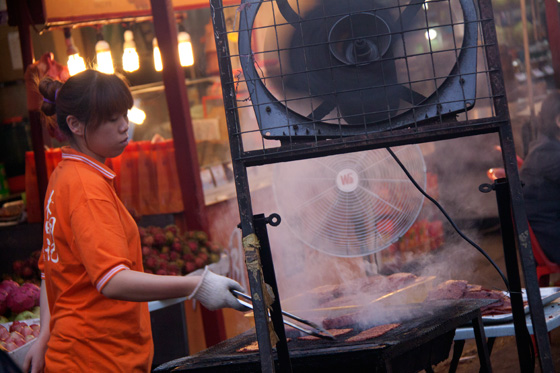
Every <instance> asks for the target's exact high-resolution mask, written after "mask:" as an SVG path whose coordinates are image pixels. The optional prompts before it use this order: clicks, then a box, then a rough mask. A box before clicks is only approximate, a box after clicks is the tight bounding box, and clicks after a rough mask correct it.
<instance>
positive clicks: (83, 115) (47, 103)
mask: <svg viewBox="0 0 560 373" xmlns="http://www.w3.org/2000/svg"><path fill="white" fill-rule="evenodd" d="M39 92H40V93H41V94H42V95H43V97H44V99H45V100H44V101H43V104H42V106H41V111H43V113H45V115H47V116H52V115H54V114H56V122H57V124H58V127H59V128H60V130H61V131H62V132H63V133H64V134H65V135H67V136H69V137H71V136H72V132H71V131H70V129H69V128H68V125H67V124H66V118H67V117H68V116H69V115H73V116H75V117H76V118H77V119H78V120H79V121H81V122H83V123H84V124H85V125H86V128H88V130H94V129H96V128H97V127H98V126H99V125H100V124H101V123H103V122H104V121H107V120H110V119H111V117H112V116H114V115H115V114H121V113H126V111H127V110H128V109H130V108H132V105H133V103H134V101H133V99H132V94H131V93H130V89H129V88H128V85H127V83H126V82H125V81H124V80H123V79H122V78H121V77H119V76H118V75H109V74H104V73H100V72H99V71H96V70H85V71H83V72H81V73H78V74H76V75H74V76H72V77H70V78H69V79H68V80H67V81H66V82H65V83H62V82H60V81H58V80H53V79H51V78H44V79H42V80H41V82H40V83H39Z"/></svg>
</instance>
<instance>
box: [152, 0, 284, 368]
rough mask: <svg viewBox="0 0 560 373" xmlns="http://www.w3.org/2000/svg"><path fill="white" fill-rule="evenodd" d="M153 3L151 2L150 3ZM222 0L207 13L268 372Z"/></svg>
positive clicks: (264, 315) (265, 319)
mask: <svg viewBox="0 0 560 373" xmlns="http://www.w3.org/2000/svg"><path fill="white" fill-rule="evenodd" d="M152 1H153V0H152ZM222 10H223V4H222V1H221V0H210V12H211V18H212V22H213V25H214V30H215V31H214V39H215V41H216V50H217V52H218V64H219V66H220V79H221V82H222V95H223V97H224V109H225V113H226V121H227V125H228V133H229V143H230V150H231V159H232V165H233V173H234V175H235V189H236V192H237V203H238V207H239V216H240V219H241V231H242V235H243V250H244V251H245V264H246V266H247V273H248V277H249V285H250V287H251V297H252V298H253V313H254V317H255V329H256V332H257V340H258V343H259V356H260V360H261V361H260V362H261V371H262V372H264V373H270V372H274V371H275V366H274V356H273V354H272V343H271V340H270V339H271V335H270V330H269V323H270V321H269V316H268V309H267V305H266V303H265V302H266V298H265V295H264V291H263V287H264V278H263V272H262V264H261V258H260V248H259V246H260V243H259V240H258V238H257V235H256V234H255V226H254V222H253V208H252V204H251V191H250V190H249V180H248V176H247V168H246V166H245V164H244V163H243V161H242V160H241V155H242V153H243V144H242V141H241V129H240V128H239V126H240V124H239V123H240V121H239V113H238V112H237V103H236V92H235V80H234V78H233V70H232V66H231V63H230V62H229V59H228V56H230V53H229V44H228V39H227V34H226V30H227V28H226V20H225V17H224V13H223V11H222Z"/></svg>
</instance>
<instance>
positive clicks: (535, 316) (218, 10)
mask: <svg viewBox="0 0 560 373" xmlns="http://www.w3.org/2000/svg"><path fill="white" fill-rule="evenodd" d="M243 4H244V5H245V8H247V7H248V6H250V5H253V6H254V5H255V1H252V2H251V3H249V4H248V2H247V1H244V2H243ZM243 4H242V5H241V7H243V6H244V5H243ZM210 8H211V12H212V20H213V22H214V30H215V33H214V34H215V40H216V46H217V52H218V59H219V66H220V74H221V80H222V91H223V97H224V106H225V111H226V119H227V124H228V132H229V136H230V148H231V153H232V160H233V172H234V174H235V184H236V191H237V199H238V206H239V214H240V218H241V224H240V227H241V229H242V235H243V247H244V250H245V255H246V265H247V271H248V275H249V284H250V287H251V295H252V297H253V306H254V315H255V326H256V333H257V338H258V341H259V349H260V357H261V367H262V370H263V371H266V372H272V371H274V358H273V353H272V343H271V335H270V330H272V326H271V321H270V319H269V316H268V312H267V309H268V308H269V307H271V304H272V302H271V301H270V299H269V298H267V297H266V296H265V277H267V275H265V274H264V273H263V266H262V258H261V256H260V255H261V254H260V245H261V243H260V242H259V238H260V237H259V236H258V235H257V234H256V232H257V229H256V226H255V217H254V216H253V209H252V204H251V198H250V196H251V193H250V190H249V182H248V178H247V168H248V167H252V166H257V165H264V164H272V163H277V162H282V161H292V160H298V159H306V158H313V157H321V156H326V155H333V154H342V153H348V152H356V151H361V150H368V149H375V148H380V147H390V146H397V145H405V144H413V143H422V142H428V141H437V140H444V139H451V138H459V137H466V136H473V135H478V134H485V133H498V134H499V138H500V143H501V147H502V158H503V161H504V165H505V171H506V175H507V179H508V181H509V183H508V188H507V189H509V195H510V197H509V198H508V199H509V202H510V206H511V212H512V217H511V221H512V222H513V225H512V230H513V231H511V230H510V233H505V235H504V246H506V244H507V245H510V244H511V243H513V244H514V246H515V247H516V248H517V250H518V252H519V255H520V258H521V265H522V269H523V273H524V279H525V286H526V288H527V293H528V302H529V306H530V314H531V319H532V322H533V327H534V335H535V340H536V344H537V347H538V356H539V360H540V368H541V370H542V371H543V372H550V371H553V370H554V368H553V363H552V357H551V352H550V344H549V341H548V336H547V330H546V323H545V319H544V310H543V305H542V302H541V298H540V289H539V284H538V281H537V277H536V267H535V262H534V259H533V255H532V249H531V244H530V241H529V234H528V225H527V219H526V213H525V208H524V204H523V196H522V190H521V183H520V180H519V175H518V170H517V164H516V155H515V148H514V143H513V134H512V129H511V123H510V119H509V112H508V107H507V99H506V92H505V87H504V81H503V76H502V71H501V63H500V57H499V51H498V44H497V38H496V32H495V25H494V20H493V12H492V5H491V2H490V0H479V2H478V10H479V20H478V21H479V23H480V27H481V29H482V34H483V38H484V51H485V54H486V62H487V74H488V76H489V84H490V89H491V98H492V101H493V105H494V112H493V113H494V115H493V116H491V117H489V118H483V119H476V120H469V119H467V120H466V121H462V122H459V121H456V120H454V118H448V117H443V116H440V117H438V118H435V119H434V120H433V121H431V122H426V123H422V125H421V126H414V127H412V128H402V129H391V130H389V131H385V132H376V133H365V134H354V135H353V136H346V137H339V138H335V139H331V140H328V141H325V140H320V139H318V138H315V141H310V142H289V143H285V142H284V143H282V146H280V147H277V148H270V149H267V148H264V147H263V149H259V150H252V151H245V150H244V148H243V143H242V141H241V133H242V132H241V125H240V121H239V113H238V107H237V102H236V81H235V79H234V74H233V69H232V66H231V61H230V59H229V58H230V56H231V55H230V53H229V45H228V41H227V32H224V30H227V28H226V20H225V17H224V14H223V11H222V10H223V5H222V2H221V0H211V1H210ZM238 10H239V9H238ZM241 57H242V56H241ZM265 113H266V108H265ZM257 115H258V114H257ZM506 198H507V197H506ZM500 213H501V214H502V213H503V211H500ZM508 219H509V218H504V217H501V220H502V223H503V222H504V221H505V220H508ZM502 228H503V230H505V231H506V232H507V227H504V226H503V227H502ZM506 236H507V237H509V238H511V242H510V239H506ZM506 240H507V242H506ZM505 252H506V255H507V256H508V258H509V259H508V261H509V264H508V274H509V275H511V274H512V273H513V272H515V270H516V269H518V267H517V263H514V261H512V260H510V259H511V258H512V256H514V255H516V252H515V251H514V250H512V246H511V245H510V246H508V248H507V249H505ZM515 286H516V287H517V284H515ZM515 297H516V295H515V294H514V298H515ZM267 299H268V300H267ZM514 303H515V304H517V301H514ZM513 312H514V315H515V318H516V319H518V320H519V319H521V315H520V314H519V313H520V312H523V311H522V310H519V309H518V307H515V308H514V310H513ZM269 326H270V328H269ZM517 341H518V351H519V354H520V362H521V363H522V366H524V367H525V366H526V365H525V364H526V351H527V343H530V342H527V341H526V339H525V338H518V339H517Z"/></svg>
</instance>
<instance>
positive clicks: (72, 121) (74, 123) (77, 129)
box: [66, 115, 85, 136]
mask: <svg viewBox="0 0 560 373" xmlns="http://www.w3.org/2000/svg"><path fill="white" fill-rule="evenodd" d="M66 124H67V125H68V128H70V131H72V133H73V134H74V135H78V136H83V135H84V130H85V126H84V124H83V123H82V122H81V121H79V120H78V118H76V117H75V116H73V115H69V116H67V117H66Z"/></svg>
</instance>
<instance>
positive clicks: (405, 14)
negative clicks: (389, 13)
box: [397, 0, 424, 26]
mask: <svg viewBox="0 0 560 373" xmlns="http://www.w3.org/2000/svg"><path fill="white" fill-rule="evenodd" d="M423 4H424V0H412V1H411V2H410V3H409V4H408V5H407V6H406V7H405V9H404V10H403V11H402V12H401V14H400V16H399V18H398V19H397V24H399V25H401V26H403V25H408V24H410V22H411V21H412V19H413V18H414V17H415V16H416V14H417V13H418V11H419V10H420V9H421V8H422V5H423Z"/></svg>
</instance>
